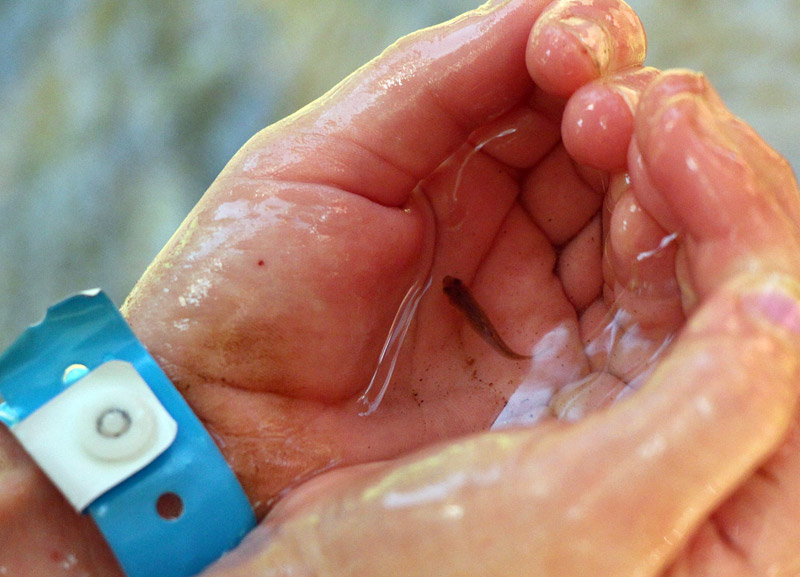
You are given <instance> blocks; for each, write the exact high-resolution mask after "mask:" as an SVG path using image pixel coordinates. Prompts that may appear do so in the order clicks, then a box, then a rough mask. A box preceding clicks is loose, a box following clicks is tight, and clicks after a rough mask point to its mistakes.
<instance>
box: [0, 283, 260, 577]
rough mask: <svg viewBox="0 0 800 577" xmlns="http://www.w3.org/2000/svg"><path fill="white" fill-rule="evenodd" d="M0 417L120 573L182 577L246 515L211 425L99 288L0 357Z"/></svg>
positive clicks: (209, 556) (222, 544)
mask: <svg viewBox="0 0 800 577" xmlns="http://www.w3.org/2000/svg"><path fill="white" fill-rule="evenodd" d="M0 401H5V402H3V403H2V404H0V421H2V422H3V423H5V424H6V425H7V426H8V427H9V428H10V430H11V432H12V433H13V434H14V435H15V436H16V438H17V439H18V440H19V442H20V443H21V444H22V445H23V447H24V448H25V449H26V451H27V452H28V453H29V454H30V455H31V456H32V457H33V459H34V460H35V461H36V462H37V464H38V465H39V466H40V467H41V468H42V470H43V471H44V472H45V473H46V474H47V475H48V476H49V477H50V479H51V480H52V481H53V483H54V484H55V485H56V486H57V487H58V488H59V490H60V491H61V492H62V493H63V494H64V496H65V497H66V498H67V500H68V501H69V502H70V503H71V504H72V505H73V507H74V508H75V509H76V510H77V511H79V512H81V513H88V514H90V515H91V516H92V517H93V518H94V521H95V523H96V524H97V526H98V527H99V528H100V531H101V532H102V533H103V535H104V536H105V539H106V540H107V541H108V544H109V545H110V546H111V549H112V550H113V551H114V554H115V555H116V557H117V559H118V560H119V562H120V565H121V566H122V568H123V570H124V571H125V573H126V574H127V575H128V577H188V576H190V575H195V574H196V573H199V572H200V571H202V570H203V569H204V568H206V567H207V566H208V565H210V564H211V563H212V562H214V561H215V560H216V559H218V558H219V557H220V556H222V555H223V554H224V553H225V552H226V551H228V550H230V549H232V548H233V547H235V546H236V545H237V544H238V543H239V541H240V540H241V539H242V537H243V536H244V535H245V534H246V533H247V532H248V531H249V530H250V529H252V528H253V526H254V525H255V516H254V514H253V510H252V507H251V506H250V503H249V502H248V500H247V496H246V495H245V493H244V491H243V490H242V487H241V485H240V484H239V482H238V480H237V479H236V476H235V475H234V473H233V471H232V470H231V469H230V467H229V466H228V465H227V463H226V462H225V460H224V458H223V456H222V454H221V453H220V451H219V449H218V448H217V446H216V445H215V443H214V441H213V440H212V438H211V436H210V435H209V434H208V432H207V431H206V429H205V428H204V427H203V425H202V424H201V423H200V421H199V419H198V418H197V417H196V416H195V415H194V413H193V412H192V411H191V409H190V408H189V406H188V405H187V404H186V401H185V400H184V399H183V397H182V396H181V395H180V393H179V392H178V391H177V390H176V389H175V387H174V386H173V385H172V383H171V382H170V381H169V379H168V378H167V376H166V375H165V374H164V372H163V371H162V370H161V368H160V367H159V366H158V364H157V363H156V362H155V360H154V359H153V358H152V357H151V356H150V354H149V353H148V352H147V351H146V350H145V348H144V346H143V345H142V344H141V343H140V342H139V341H138V339H137V338H136V336H135V335H134V334H133V332H132V331H131V329H130V327H129V326H128V324H127V323H126V322H125V319H124V318H123V317H122V315H121V314H120V313H119V311H118V310H117V308H116V307H115V306H114V304H113V303H112V302H111V300H110V299H109V298H108V297H107V296H106V295H105V294H104V293H103V292H101V291H99V290H95V291H88V292H85V293H81V294H78V295H75V296H73V297H71V298H68V299H66V300H64V301H62V302H60V303H58V304H56V305H54V306H53V307H51V308H50V309H48V312H47V315H46V316H45V319H44V320H43V321H42V322H41V323H40V324H38V325H35V326H32V327H30V328H28V329H27V330H26V331H25V332H24V333H23V334H22V335H21V336H20V337H19V338H18V339H17V341H16V342H15V343H14V344H13V345H12V346H11V347H10V348H9V349H8V350H7V351H6V352H5V353H4V354H3V355H2V356H1V357H0Z"/></svg>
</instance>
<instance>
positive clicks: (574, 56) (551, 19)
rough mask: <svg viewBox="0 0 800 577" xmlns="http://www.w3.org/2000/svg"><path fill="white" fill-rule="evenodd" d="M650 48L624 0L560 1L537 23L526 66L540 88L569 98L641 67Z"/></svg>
mask: <svg viewBox="0 0 800 577" xmlns="http://www.w3.org/2000/svg"><path fill="white" fill-rule="evenodd" d="M646 49H647V42H646V40H645V35H644V28H643V27H642V23H641V21H640V20H639V17H638V16H637V15H636V13H635V12H634V11H633V10H632V9H631V7H630V6H628V5H627V4H625V3H624V2H622V1H621V0H558V1H557V2H555V3H553V4H552V5H551V6H550V7H549V8H548V10H547V12H546V13H545V14H543V16H542V17H541V18H540V19H539V20H538V21H537V22H536V26H535V27H534V29H533V31H532V32H531V37H530V40H529V43H528V48H527V52H526V62H527V66H528V71H529V72H530V75H531V78H533V80H534V81H535V82H536V83H537V84H538V85H539V86H540V87H542V88H543V89H544V90H546V91H548V92H551V93H553V94H558V95H560V96H565V97H566V96H569V95H570V94H572V93H573V92H574V91H575V90H577V89H578V88H579V87H581V86H583V85H584V84H586V83H587V82H590V81H591V80H595V79H597V78H600V77H602V76H605V75H606V74H610V73H613V72H615V71H617V70H623V69H625V68H629V67H632V66H638V65H641V64H642V63H643V62H644V57H645V52H646Z"/></svg>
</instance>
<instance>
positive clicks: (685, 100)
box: [630, 71, 800, 298]
mask: <svg viewBox="0 0 800 577" xmlns="http://www.w3.org/2000/svg"><path fill="white" fill-rule="evenodd" d="M630 166H631V178H632V180H633V186H634V190H635V194H636V197H637V199H638V201H639V202H640V203H641V205H642V207H643V208H644V209H645V210H647V211H648V212H649V213H650V215H652V217H653V218H654V219H655V220H656V221H658V222H659V223H660V224H661V225H662V226H663V227H664V228H665V229H666V230H668V231H670V232H672V231H678V232H679V234H682V235H684V236H685V243H684V245H685V249H686V254H685V256H686V258H685V260H684V261H683V262H682V263H681V262H678V272H679V274H680V273H681V267H683V272H684V273H685V277H686V278H684V279H682V280H683V281H684V283H683V287H682V288H684V290H686V291H688V290H691V291H693V292H696V293H697V294H698V295H699V296H700V297H702V296H703V295H706V294H708V293H709V292H710V291H712V290H714V289H715V288H716V287H718V286H719V285H720V284H721V283H724V282H726V281H727V280H728V279H730V278H732V277H734V276H736V275H737V274H739V273H740V272H742V271H745V270H753V269H754V268H755V269H758V270H762V271H765V272H770V271H783V272H785V273H788V274H791V275H797V274H798V273H800V250H798V246H800V241H798V223H800V199H799V198H798V194H797V183H796V181H795V179H794V176H793V174H792V171H791V168H790V167H789V165H788V164H787V163H786V161H785V160H783V159H782V158H780V157H779V156H778V155H777V153H775V152H774V151H773V150H772V149H771V148H769V147H768V146H767V145H766V144H765V143H764V142H763V141H762V140H761V139H760V138H759V137H758V136H757V135H756V134H755V132H754V131H753V130H752V129H751V128H750V127H748V126H747V125H745V124H744V123H743V122H742V121H741V120H739V119H737V118H735V117H734V116H733V115H732V114H731V113H730V112H729V111H727V109H725V107H724V106H723V104H722V103H721V101H720V100H719V98H718V96H716V94H715V93H714V92H713V89H712V88H711V87H710V86H709V85H708V83H707V82H706V80H705V79H704V78H703V77H702V76H699V75H696V74H693V73H689V72H686V71H673V72H670V73H665V74H664V75H662V77H661V78H659V79H658V80H657V81H656V82H654V84H653V85H652V86H651V88H650V89H649V90H648V91H647V92H646V93H645V95H644V96H643V98H642V101H641V103H640V106H639V110H638V113H637V120H636V135H635V138H634V141H633V143H632V146H631V150H630ZM691 298H694V297H691Z"/></svg>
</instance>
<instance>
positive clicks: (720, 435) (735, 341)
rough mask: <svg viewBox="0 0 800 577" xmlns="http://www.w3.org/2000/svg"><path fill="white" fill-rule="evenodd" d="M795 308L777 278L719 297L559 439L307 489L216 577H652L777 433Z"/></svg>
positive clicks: (506, 442)
mask: <svg viewBox="0 0 800 577" xmlns="http://www.w3.org/2000/svg"><path fill="white" fill-rule="evenodd" d="M798 299H800V292H798V287H797V286H796V285H794V284H792V283H790V282H787V281H785V279H773V281H772V282H765V281H764V280H763V279H758V280H756V279H746V280H743V281H742V282H740V283H738V284H737V286H728V287H726V289H725V290H723V291H720V292H719V293H718V294H716V295H715V297H714V298H713V299H711V300H710V301H709V302H708V303H706V304H705V306H704V307H703V309H702V310H701V311H700V312H699V314H698V315H697V316H696V318H695V319H694V320H693V321H692V322H691V323H690V324H689V325H688V327H687V330H686V332H685V333H684V335H683V336H682V338H681V341H680V342H679V344H678V345H677V346H676V347H675V349H674V350H673V352H672V353H671V355H670V356H669V358H668V360H667V361H666V362H665V363H664V364H663V366H662V367H661V368H660V369H659V370H658V371H657V372H656V373H655V374H654V376H653V377H652V379H651V381H650V383H649V384H648V385H647V387H645V388H644V389H643V390H642V391H641V392H640V393H639V394H637V395H636V396H634V397H632V398H631V399H630V400H629V401H628V402H627V403H624V404H622V405H617V406H616V407H614V408H612V409H611V410H610V411H608V412H606V413H603V414H602V415H600V416H597V417H595V418H590V419H587V420H585V421H582V422H581V423H580V424H578V425H576V426H574V427H570V428H566V427H559V426H558V425H555V424H552V423H551V424H549V425H546V426H544V427H542V428H539V429H534V430H527V431H515V432H504V433H502V434H492V435H488V434H487V435H482V436H479V437H474V438H472V439H469V440H465V441H462V442H461V443H458V444H455V445H448V446H446V447H444V448H438V449H431V450H428V451H427V452H425V453H423V454H422V455H417V456H415V457H413V458H407V459H406V460H405V461H403V462H402V463H401V464H400V465H399V466H394V467H392V468H386V466H384V465H381V466H378V467H377V468H375V467H373V468H372V469H371V470H368V471H366V472H365V471H364V470H358V471H353V472H347V471H342V472H339V473H335V474H334V475H333V476H331V477H328V478H327V479H326V478H324V477H323V478H321V479H320V480H318V481H317V482H316V483H312V484H311V485H310V486H308V487H307V488H306V489H305V491H304V490H302V489H301V490H300V491H298V492H297V493H296V494H295V495H293V496H291V497H290V498H289V499H288V500H287V501H286V502H285V503H284V504H283V506H282V507H279V508H278V509H277V510H276V511H275V512H274V514H273V516H272V517H270V518H268V521H267V524H266V525H265V526H264V527H263V528H262V529H261V530H260V533H257V535H256V536H255V537H253V538H252V539H251V542H250V544H249V546H248V547H247V548H246V550H245V551H243V552H242V554H241V555H240V556H238V557H234V558H232V560H231V561H229V563H228V564H227V565H225V566H223V567H222V568H221V569H220V572H219V573H217V574H218V575H220V574H221V575H224V574H226V571H229V572H230V573H227V574H263V573H265V572H269V571H271V570H273V571H276V572H277V574H285V575H289V574H292V575H295V574H301V575H303V574H329V575H337V574H344V573H348V574H361V575H396V574H400V573H402V574H403V575H430V574H434V573H435V574H437V575H487V574H496V575H501V574H502V575H505V574H541V575H545V574H546V575H550V576H552V577H559V576H564V577H566V576H570V577H572V576H574V575H634V574H635V575H642V576H647V575H658V574H660V571H661V570H662V569H663V568H664V566H665V565H666V564H667V563H668V562H669V560H670V559H671V558H672V556H674V555H675V554H676V552H677V551H678V550H679V549H680V547H681V546H682V544H683V543H684V542H685V541H686V539H688V537H689V536H690V534H691V532H692V531H693V529H694V528H695V527H696V526H697V525H698V524H699V522H700V521H701V520H702V519H703V518H704V517H705V516H706V515H708V514H709V512H710V511H712V510H713V509H714V507H715V506H716V505H717V504H718V503H719V502H720V501H721V500H722V499H724V498H725V496H726V495H728V494H729V493H730V492H731V491H732V490H733V489H734V488H735V487H736V485H737V484H738V483H739V482H740V481H741V480H742V479H743V478H744V477H745V476H747V475H748V474H749V473H750V472H751V471H752V470H753V469H754V468H755V467H756V466H757V465H758V464H759V463H760V462H762V461H763V460H764V459H765V458H766V457H767V456H768V455H769V454H770V452H771V451H773V450H774V449H775V447H776V446H777V444H778V443H779V442H780V440H781V438H782V437H783V435H784V434H785V432H786V430H787V427H788V424H789V422H790V420H791V417H792V414H793V411H794V408H795V405H796V397H797V387H798V384H797V383H798V376H800V375H798V369H800V366H799V365H800V303H799V302H798ZM488 520H491V522H488ZM258 535H260V537H259V536H258ZM259 539H261V540H260V541H259ZM237 571H238V573H237ZM281 571H283V573H281ZM212 574H214V573H212Z"/></svg>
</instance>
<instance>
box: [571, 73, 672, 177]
mask: <svg viewBox="0 0 800 577" xmlns="http://www.w3.org/2000/svg"><path fill="white" fill-rule="evenodd" d="M658 74H659V71H658V70H656V69H655V68H633V69H628V70H625V71H623V72H619V73H617V74H613V75H610V76H607V77H603V78H600V79H599V80H595V81H593V82H590V83H588V84H586V85H584V86H581V87H580V88H579V89H578V90H576V91H575V94H573V95H572V97H571V98H570V99H569V102H568V103H567V107H566V109H565V110H564V119H563V122H562V124H561V135H562V138H563V141H564V146H565V147H566V149H567V151H569V153H570V156H572V158H574V159H575V160H576V161H577V162H580V163H581V164H586V165H588V166H592V167H594V168H597V169H599V170H610V171H621V170H624V169H625V166H626V163H627V160H628V158H627V155H628V145H629V144H630V141H631V136H632V135H633V118H634V111H635V110H636V106H637V104H638V102H639V96H640V95H641V93H642V92H643V91H644V90H645V88H647V86H648V85H649V84H650V83H651V82H652V81H653V80H654V79H655V78H656V77H657V76H658Z"/></svg>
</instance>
